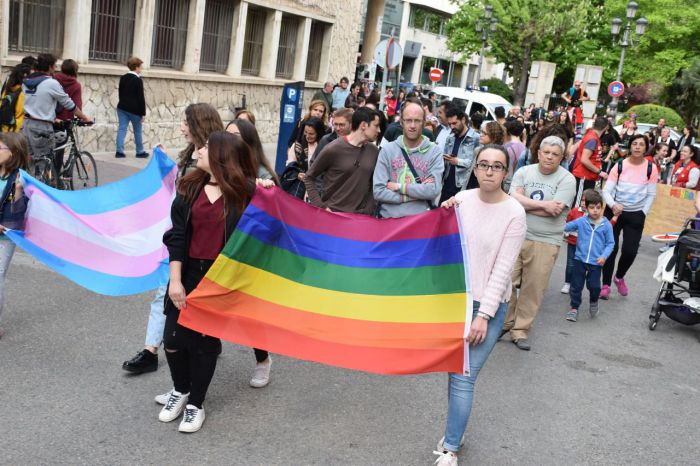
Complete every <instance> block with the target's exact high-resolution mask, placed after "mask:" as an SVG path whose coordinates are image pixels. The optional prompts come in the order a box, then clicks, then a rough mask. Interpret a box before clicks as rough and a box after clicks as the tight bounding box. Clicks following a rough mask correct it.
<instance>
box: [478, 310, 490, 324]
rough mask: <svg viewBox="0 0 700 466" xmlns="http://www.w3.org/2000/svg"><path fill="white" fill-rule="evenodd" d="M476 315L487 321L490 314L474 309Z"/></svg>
mask: <svg viewBox="0 0 700 466" xmlns="http://www.w3.org/2000/svg"><path fill="white" fill-rule="evenodd" d="M476 315H477V316H479V317H481V318H482V319H484V320H485V321H487V322H488V321H489V320H491V316H490V315H488V314H486V313H484V312H479V311H476Z"/></svg>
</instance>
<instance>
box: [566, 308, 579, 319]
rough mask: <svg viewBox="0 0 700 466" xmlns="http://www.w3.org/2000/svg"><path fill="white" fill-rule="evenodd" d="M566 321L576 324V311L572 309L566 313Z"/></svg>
mask: <svg viewBox="0 0 700 466" xmlns="http://www.w3.org/2000/svg"><path fill="white" fill-rule="evenodd" d="M566 320H568V321H569V322H576V321H577V320H578V309H572V310H570V311H569V312H567V313H566Z"/></svg>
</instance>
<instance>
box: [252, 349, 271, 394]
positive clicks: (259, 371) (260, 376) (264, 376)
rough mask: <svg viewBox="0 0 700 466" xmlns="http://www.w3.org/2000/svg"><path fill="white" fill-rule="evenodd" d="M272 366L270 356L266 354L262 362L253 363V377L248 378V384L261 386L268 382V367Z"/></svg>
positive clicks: (255, 386)
mask: <svg viewBox="0 0 700 466" xmlns="http://www.w3.org/2000/svg"><path fill="white" fill-rule="evenodd" d="M271 368H272V356H268V357H267V359H266V360H264V361H263V362H259V363H256V364H255V370H254V371H253V378H252V379H250V386H251V387H254V388H262V387H264V386H266V385H267V384H269V383H270V369H271Z"/></svg>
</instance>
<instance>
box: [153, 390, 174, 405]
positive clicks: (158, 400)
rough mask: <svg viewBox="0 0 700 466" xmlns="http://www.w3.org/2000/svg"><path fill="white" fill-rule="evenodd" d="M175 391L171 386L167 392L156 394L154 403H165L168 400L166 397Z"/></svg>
mask: <svg viewBox="0 0 700 466" xmlns="http://www.w3.org/2000/svg"><path fill="white" fill-rule="evenodd" d="M173 391H175V389H174V388H171V389H170V391H169V392H167V393H163V394H162V395H156V397H155V400H156V403H158V404H159V405H164V404H165V403H167V402H168V398H170V394H171V393H172V392H173Z"/></svg>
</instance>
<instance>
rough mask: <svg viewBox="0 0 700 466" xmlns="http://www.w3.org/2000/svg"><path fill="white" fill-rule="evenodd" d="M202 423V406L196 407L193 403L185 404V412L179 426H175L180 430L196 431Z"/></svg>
mask: <svg viewBox="0 0 700 466" xmlns="http://www.w3.org/2000/svg"><path fill="white" fill-rule="evenodd" d="M202 424H204V408H198V407H196V406H195V405H187V407H186V408H185V414H184V415H183V416H182V421H180V427H178V428H177V430H179V431H180V432H187V433H190V434H191V433H192V432H197V431H198V430H199V429H201V428H202Z"/></svg>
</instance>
